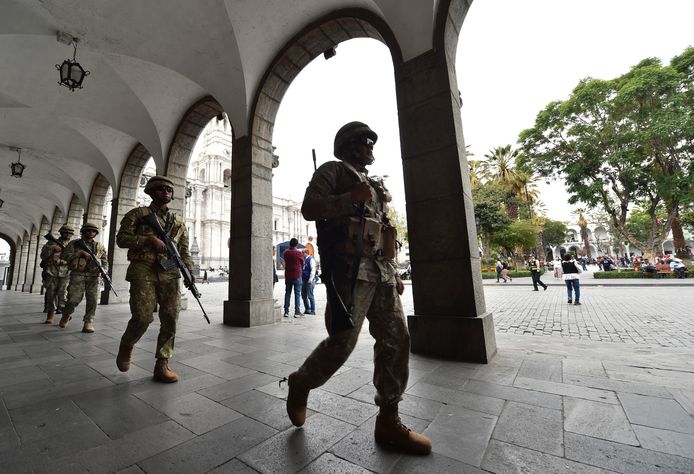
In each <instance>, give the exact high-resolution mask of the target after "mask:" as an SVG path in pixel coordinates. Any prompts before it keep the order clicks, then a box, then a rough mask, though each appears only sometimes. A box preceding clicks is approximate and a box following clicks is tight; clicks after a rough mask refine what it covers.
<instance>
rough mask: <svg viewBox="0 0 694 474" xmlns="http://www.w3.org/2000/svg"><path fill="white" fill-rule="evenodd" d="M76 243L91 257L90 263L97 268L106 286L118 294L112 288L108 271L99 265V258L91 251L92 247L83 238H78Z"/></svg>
mask: <svg viewBox="0 0 694 474" xmlns="http://www.w3.org/2000/svg"><path fill="white" fill-rule="evenodd" d="M77 245H79V246H80V247H81V248H82V250H85V251H86V252H87V253H88V254H89V255H90V256H91V257H92V259H91V262H90V263H93V264H94V266H95V267H96V269H97V270H99V273H100V274H101V278H103V279H104V281H105V282H106V283H108V287H109V288H110V289H111V291H113V294H114V295H116V296H118V293H116V290H115V289H114V288H113V283H111V279H110V278H109V277H108V273H106V271H105V270H104V267H102V266H101V264H100V263H99V260H97V258H96V255H94V252H92V249H90V248H89V246H88V245H87V243H86V242H85V241H84V240H83V239H78V240H77Z"/></svg>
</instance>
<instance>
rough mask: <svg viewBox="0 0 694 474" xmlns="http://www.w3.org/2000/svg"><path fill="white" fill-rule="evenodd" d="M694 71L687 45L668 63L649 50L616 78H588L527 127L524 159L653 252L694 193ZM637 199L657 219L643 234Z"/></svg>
mask: <svg viewBox="0 0 694 474" xmlns="http://www.w3.org/2000/svg"><path fill="white" fill-rule="evenodd" d="M693 71H694V48H688V49H687V50H686V51H685V52H684V53H683V54H682V55H680V56H678V57H676V58H673V60H672V61H671V64H670V65H669V66H663V65H662V64H661V63H660V61H659V60H658V59H653V58H650V59H646V60H644V61H642V62H641V63H639V64H637V65H636V66H634V67H633V68H632V69H631V70H630V71H628V72H627V73H626V74H624V75H622V76H620V77H618V78H616V79H613V80H599V79H591V78H587V79H584V80H582V81H581V82H580V83H579V84H578V86H577V87H576V88H575V89H574V91H573V93H572V94H571V96H570V97H569V98H568V99H567V100H565V101H557V102H552V103H550V104H549V105H547V107H546V108H545V109H544V110H543V111H541V112H540V113H539V114H538V116H537V118H536V121H535V126H534V127H533V128H531V129H528V130H524V131H523V132H522V133H521V135H520V141H521V143H522V148H523V152H524V155H523V156H522V157H521V165H522V167H527V168H528V169H532V170H534V171H538V172H540V173H541V174H542V175H544V176H550V177H552V178H555V179H563V180H564V182H565V185H566V188H567V191H568V192H569V194H570V198H569V202H570V203H572V204H574V203H577V202H582V203H585V204H586V205H587V206H588V207H589V208H602V209H604V210H605V211H606V212H607V214H608V215H609V216H610V220H611V221H612V223H613V224H614V226H615V228H616V229H618V230H619V231H620V233H621V234H622V235H623V236H624V238H625V239H626V240H627V241H629V242H630V243H631V244H632V245H633V246H635V247H637V248H638V249H639V250H641V251H642V252H643V253H644V254H646V255H651V256H652V254H653V253H654V252H656V251H657V249H658V248H659V247H660V245H661V244H662V242H663V241H664V240H665V239H666V238H667V235H668V233H669V232H670V230H671V228H672V222H673V220H674V219H675V218H676V216H677V213H678V209H679V206H680V203H681V202H688V201H691V199H692V193H693V190H692V188H693V187H694V186H693V185H692V180H694V176H693V175H692V171H693V169H694V167H693V166H692V158H693V157H694V140H693V138H694V118H693V117H694V86H693V84H694V81H693V78H694V74H693ZM663 205H665V207H666V209H667V216H666V218H665V220H664V221H660V220H659V219H657V215H656V214H657V210H658V208H659V207H661V206H663ZM636 206H638V207H640V208H642V209H643V210H645V211H646V213H647V215H648V217H649V219H650V221H649V225H648V226H647V229H649V232H648V234H647V235H646V236H641V237H642V238H641V239H639V238H637V236H636V235H634V234H633V233H632V232H631V231H630V229H628V228H627V226H626V222H627V218H628V216H629V211H630V210H631V209H632V208H634V207H636Z"/></svg>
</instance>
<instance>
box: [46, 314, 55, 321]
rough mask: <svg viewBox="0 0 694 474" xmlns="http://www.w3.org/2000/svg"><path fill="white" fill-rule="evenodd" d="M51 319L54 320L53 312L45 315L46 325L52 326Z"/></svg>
mask: <svg viewBox="0 0 694 474" xmlns="http://www.w3.org/2000/svg"><path fill="white" fill-rule="evenodd" d="M53 318H55V312H53V311H51V312H50V313H48V314H47V315H46V324H53Z"/></svg>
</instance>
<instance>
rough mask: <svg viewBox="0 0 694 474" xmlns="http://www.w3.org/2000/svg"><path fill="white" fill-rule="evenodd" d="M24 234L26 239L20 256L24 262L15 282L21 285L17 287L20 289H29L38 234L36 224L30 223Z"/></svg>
mask: <svg viewBox="0 0 694 474" xmlns="http://www.w3.org/2000/svg"><path fill="white" fill-rule="evenodd" d="M25 235H26V239H25V240H24V244H23V245H22V256H23V258H24V263H23V264H22V269H21V270H22V273H21V275H20V276H19V281H18V282H17V283H18V284H20V285H21V287H20V289H19V290H20V291H29V287H30V286H31V280H32V278H33V272H34V267H33V266H32V263H33V260H34V258H33V255H34V253H35V251H36V244H37V236H38V230H37V229H36V226H35V225H32V226H31V232H30V233H27V234H25Z"/></svg>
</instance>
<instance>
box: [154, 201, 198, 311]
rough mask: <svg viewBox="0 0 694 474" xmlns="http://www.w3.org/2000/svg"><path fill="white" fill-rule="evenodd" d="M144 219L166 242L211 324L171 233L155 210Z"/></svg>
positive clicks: (186, 285)
mask: <svg viewBox="0 0 694 474" xmlns="http://www.w3.org/2000/svg"><path fill="white" fill-rule="evenodd" d="M142 220H143V221H144V223H145V224H147V225H148V226H150V227H151V228H152V230H154V232H155V233H156V234H157V237H159V238H160V239H161V240H162V241H163V242H164V244H166V250H167V251H168V252H169V255H170V256H171V259H172V260H173V261H174V264H175V265H176V266H177V267H178V269H179V270H180V271H181V275H182V276H183V284H184V286H185V287H186V288H188V289H189V290H190V293H191V294H192V295H193V296H194V297H195V300H196V301H197V302H198V305H200V309H201V310H202V315H203V317H204V318H205V321H207V324H210V318H209V317H208V316H207V313H206V312H205V308H203V307H202V303H201V302H200V296H201V293H200V291H199V290H198V287H197V286H195V282H194V281H193V275H191V274H190V271H189V270H188V267H186V265H185V264H184V263H183V259H182V258H181V254H180V253H178V249H177V248H176V244H175V243H174V241H173V240H171V237H170V236H169V234H167V233H166V232H164V229H162V227H161V224H160V223H159V219H157V216H156V215H155V214H154V213H153V212H151V213H149V214H147V215H146V216H145V217H144V218H143V219H142Z"/></svg>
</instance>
